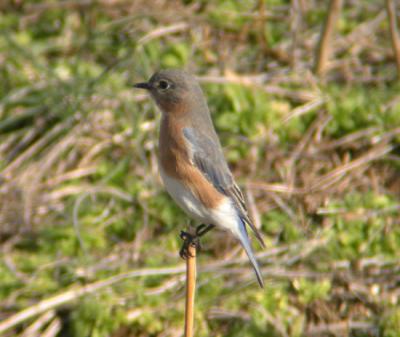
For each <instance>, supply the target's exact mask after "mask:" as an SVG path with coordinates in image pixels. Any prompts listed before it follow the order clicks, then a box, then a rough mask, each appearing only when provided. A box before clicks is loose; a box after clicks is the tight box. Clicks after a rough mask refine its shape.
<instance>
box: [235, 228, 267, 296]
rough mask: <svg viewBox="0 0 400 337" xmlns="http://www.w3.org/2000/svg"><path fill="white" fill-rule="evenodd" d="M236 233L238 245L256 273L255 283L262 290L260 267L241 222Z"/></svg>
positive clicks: (262, 282)
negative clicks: (256, 282) (239, 244)
mask: <svg viewBox="0 0 400 337" xmlns="http://www.w3.org/2000/svg"><path fill="white" fill-rule="evenodd" d="M238 227H239V228H238V233H237V238H238V239H239V241H240V243H241V244H242V246H243V248H244V250H245V252H246V254H247V256H248V258H249V260H250V262H251V265H252V266H253V269H254V272H255V273H256V276H257V281H258V283H259V285H260V287H261V288H264V281H263V278H262V275H261V271H260V267H259V266H258V262H257V260H256V258H255V256H254V252H253V249H252V248H251V244H250V240H249V236H248V234H247V230H246V225H245V224H244V223H243V221H240V224H239V226H238Z"/></svg>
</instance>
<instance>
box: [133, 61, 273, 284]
mask: <svg viewBox="0 0 400 337" xmlns="http://www.w3.org/2000/svg"><path fill="white" fill-rule="evenodd" d="M134 87H136V88H142V89H146V90H148V91H149V93H150V95H151V97H152V98H153V99H154V100H155V102H156V103H157V105H158V107H159V108H160V110H161V112H162V120H161V127H160V138H159V163H160V175H161V178H162V180H163V182H164V185H165V188H166V189H167V191H168V193H169V194H170V195H171V197H172V198H173V199H174V200H175V202H176V203H177V204H178V205H179V206H180V207H181V208H182V209H183V210H184V211H185V212H186V213H187V214H188V215H189V216H190V217H191V218H193V219H195V220H197V221H200V222H201V223H202V224H205V225H201V226H199V227H198V230H197V232H196V234H197V235H198V236H200V235H203V234H204V233H205V232H207V231H208V230H210V229H211V228H213V227H214V226H218V227H220V228H222V229H225V230H228V231H230V232H231V233H232V234H233V236H234V237H236V238H237V239H238V240H239V242H240V243H241V244H242V246H243V248H244V250H245V251H246V253H247V256H248V257H249V259H250V262H251V264H252V266H253V268H254V271H255V273H256V276H257V280H258V283H259V284H260V286H261V287H263V286H264V282H263V279H262V276H261V272H260V269H259V266H258V263H257V260H256V258H255V257H254V253H253V250H252V248H251V244H250V241H249V237H248V234H247V230H246V225H248V226H249V227H250V228H251V229H252V230H253V232H254V234H255V236H256V238H257V239H258V241H259V242H260V243H261V245H262V246H263V247H265V245H264V241H263V239H262V237H261V235H260V233H259V232H258V230H257V228H256V227H255V226H254V225H253V223H252V222H251V220H250V219H249V216H248V213H247V209H246V204H245V201H244V198H243V195H242V192H241V191H240V189H239V187H238V186H237V184H236V183H235V181H234V179H233V176H232V173H231V172H230V170H229V168H228V165H227V163H226V161H225V158H224V155H223V152H222V148H221V144H220V142H219V139H218V136H217V133H216V132H215V129H214V126H213V123H212V121H211V117H210V111H209V109H208V106H207V102H206V99H205V97H204V95H203V92H202V90H201V88H200V85H199V84H198V82H197V81H196V79H195V78H194V77H193V76H191V75H190V74H188V73H187V72H185V71H183V70H178V69H168V70H161V71H159V72H157V73H155V74H154V75H153V76H152V77H151V78H150V80H149V81H148V82H145V83H137V84H135V85H134Z"/></svg>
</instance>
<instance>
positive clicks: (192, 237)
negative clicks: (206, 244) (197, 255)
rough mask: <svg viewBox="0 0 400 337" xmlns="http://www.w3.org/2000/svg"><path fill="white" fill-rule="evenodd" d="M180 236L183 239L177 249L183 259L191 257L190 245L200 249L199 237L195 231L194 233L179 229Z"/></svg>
mask: <svg viewBox="0 0 400 337" xmlns="http://www.w3.org/2000/svg"><path fill="white" fill-rule="evenodd" d="M180 237H181V239H182V240H183V244H182V247H181V250H180V251H179V255H180V257H181V258H182V259H184V260H186V259H188V258H189V257H193V255H192V254H191V253H190V250H189V248H190V247H191V246H192V247H195V249H196V250H200V237H199V236H198V235H197V231H196V234H191V233H189V232H185V231H181V234H180Z"/></svg>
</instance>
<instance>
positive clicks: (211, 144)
mask: <svg viewBox="0 0 400 337" xmlns="http://www.w3.org/2000/svg"><path fill="white" fill-rule="evenodd" d="M183 134H184V136H185V139H186V140H187V142H188V143H189V148H190V150H191V160H192V163H193V164H194V165H195V166H196V167H197V168H198V169H199V170H200V171H201V172H202V173H203V174H204V176H205V177H206V178H207V180H208V181H209V182H210V183H212V184H213V185H214V187H215V188H216V189H217V190H218V191H219V192H221V193H222V194H224V195H226V196H227V197H229V198H230V199H231V200H232V201H233V203H234V205H235V207H236V209H237V210H238V212H239V216H240V217H241V218H242V220H243V221H244V222H245V223H247V224H248V225H249V226H250V228H251V229H252V230H253V232H254V234H255V236H256V237H257V239H258V241H259V242H260V243H261V245H262V246H263V247H264V246H265V244H264V240H263V239H262V237H261V235H260V233H259V231H258V230H257V228H256V227H255V226H254V224H253V223H252V222H251V220H250V219H249V216H248V213H247V208H246V204H245V201H244V197H243V194H242V192H241V191H240V188H239V186H238V185H237V184H236V183H235V181H234V179H233V177H232V173H231V172H230V170H229V168H228V165H227V163H226V161H225V158H224V154H223V153H222V149H221V146H220V144H219V142H218V140H217V141H214V140H213V139H211V138H210V137H207V136H205V135H203V134H201V133H200V132H198V131H196V130H195V129H193V128H190V127H187V128H183Z"/></svg>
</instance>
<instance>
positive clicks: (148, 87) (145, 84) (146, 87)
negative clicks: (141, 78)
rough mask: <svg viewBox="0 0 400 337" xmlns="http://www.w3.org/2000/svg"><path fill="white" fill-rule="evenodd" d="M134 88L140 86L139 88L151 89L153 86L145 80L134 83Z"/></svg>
mask: <svg viewBox="0 0 400 337" xmlns="http://www.w3.org/2000/svg"><path fill="white" fill-rule="evenodd" d="M133 87H134V88H139V89H146V90H150V88H151V86H150V84H149V83H147V82H143V83H136V84H134V85H133Z"/></svg>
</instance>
